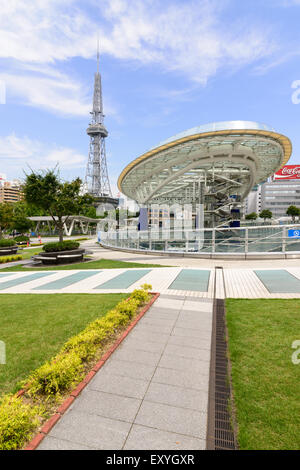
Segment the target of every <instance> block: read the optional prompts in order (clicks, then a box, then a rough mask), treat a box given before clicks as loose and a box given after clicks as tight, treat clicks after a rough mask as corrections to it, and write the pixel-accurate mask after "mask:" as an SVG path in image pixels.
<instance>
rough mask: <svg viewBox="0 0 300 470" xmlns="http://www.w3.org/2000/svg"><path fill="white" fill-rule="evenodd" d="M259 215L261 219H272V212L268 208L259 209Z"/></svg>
mask: <svg viewBox="0 0 300 470" xmlns="http://www.w3.org/2000/svg"><path fill="white" fill-rule="evenodd" d="M259 217H260V218H261V219H264V220H266V219H272V217H273V213H272V212H271V211H270V210H269V209H264V210H263V211H261V213H260V214H259Z"/></svg>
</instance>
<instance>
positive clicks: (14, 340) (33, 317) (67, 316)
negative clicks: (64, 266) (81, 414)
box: [0, 294, 128, 394]
mask: <svg viewBox="0 0 300 470" xmlns="http://www.w3.org/2000/svg"><path fill="white" fill-rule="evenodd" d="M127 296H128V294H49V295H47V294H46V295H43V294H18V295H14V294H1V296H0V301H1V309H0V340H2V341H4V342H5V344H6V364H4V365H3V364H0V394H2V393H6V392H11V391H16V390H17V388H18V387H17V383H18V382H19V381H20V380H23V379H25V378H26V377H27V376H28V374H29V373H30V372H31V371H32V370H34V369H36V368H37V367H39V366H40V365H41V364H43V363H44V362H45V361H46V360H47V359H50V358H51V357H52V356H54V355H55V354H56V353H57V352H58V351H59V349H60V348H61V346H62V345H63V344H64V343H65V342H66V341H67V339H68V338H70V336H73V335H75V334H77V333H79V332H80V331H81V330H83V329H84V328H85V326H86V325H87V323H89V322H90V321H92V320H94V319H96V318H100V317H101V316H103V315H105V313H106V312H107V311H109V310H110V309H111V308H113V307H114V305H115V304H116V303H118V302H119V301H120V300H121V299H123V298H126V297H127Z"/></svg>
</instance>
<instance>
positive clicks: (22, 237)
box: [14, 235, 30, 243]
mask: <svg viewBox="0 0 300 470" xmlns="http://www.w3.org/2000/svg"><path fill="white" fill-rule="evenodd" d="M14 240H15V242H17V243H20V242H29V241H30V238H29V237H27V236H26V235H19V236H18V237H15V238H14Z"/></svg>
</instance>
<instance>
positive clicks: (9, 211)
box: [0, 202, 13, 238]
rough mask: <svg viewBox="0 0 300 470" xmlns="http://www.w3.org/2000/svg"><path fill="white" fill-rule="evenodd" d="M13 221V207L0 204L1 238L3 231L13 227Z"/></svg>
mask: <svg viewBox="0 0 300 470" xmlns="http://www.w3.org/2000/svg"><path fill="white" fill-rule="evenodd" d="M12 219H13V205H12V204H10V203H8V202H4V203H2V204H0V238H2V233H3V230H7V229H8V228H10V227H11V223H12Z"/></svg>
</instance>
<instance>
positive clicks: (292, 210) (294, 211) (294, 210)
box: [286, 206, 300, 223]
mask: <svg viewBox="0 0 300 470" xmlns="http://www.w3.org/2000/svg"><path fill="white" fill-rule="evenodd" d="M286 214H287V215H289V216H291V217H292V221H293V223H295V219H296V217H299V215H300V209H299V208H298V207H296V206H290V207H288V208H287V211H286Z"/></svg>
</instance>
